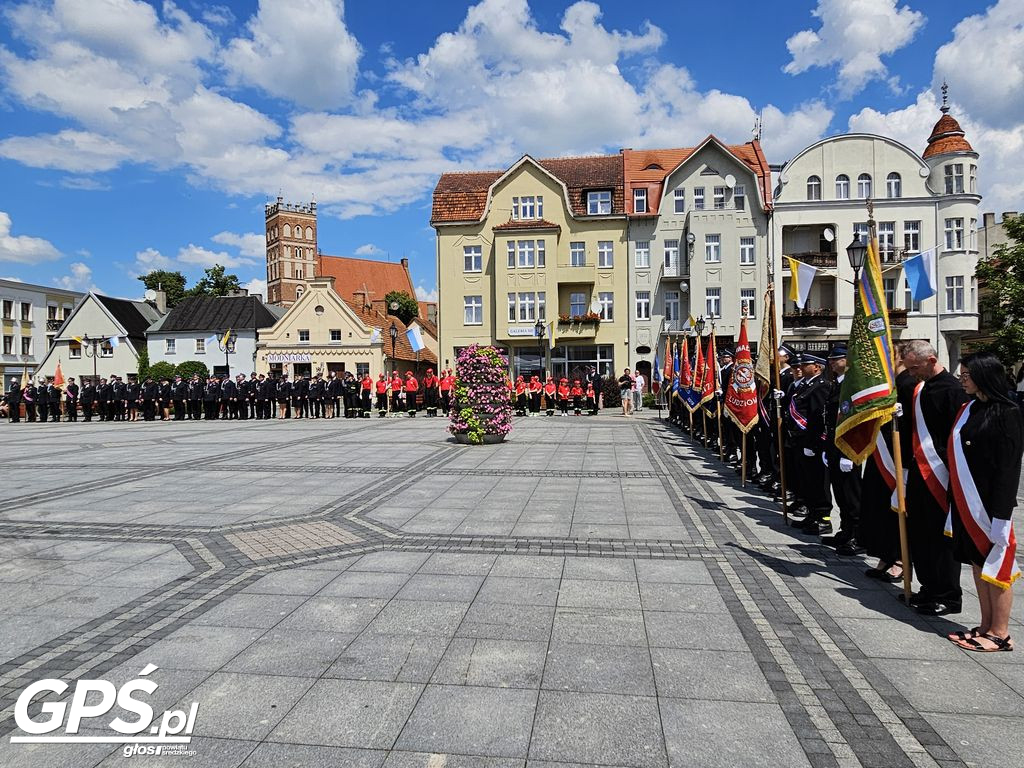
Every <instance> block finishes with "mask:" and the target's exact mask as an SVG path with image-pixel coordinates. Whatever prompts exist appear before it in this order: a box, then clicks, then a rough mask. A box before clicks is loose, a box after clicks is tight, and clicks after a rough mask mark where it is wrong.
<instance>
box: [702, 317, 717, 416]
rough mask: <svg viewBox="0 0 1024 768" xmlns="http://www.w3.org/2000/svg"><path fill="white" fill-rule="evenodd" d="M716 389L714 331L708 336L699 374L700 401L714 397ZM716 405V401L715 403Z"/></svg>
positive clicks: (704, 401)
mask: <svg viewBox="0 0 1024 768" xmlns="http://www.w3.org/2000/svg"><path fill="white" fill-rule="evenodd" d="M717 389H718V358H717V357H715V332H714V331H713V330H712V332H711V334H710V335H709V336H708V351H707V354H706V355H704V373H703V374H701V391H700V402H701V403H706V402H708V401H710V400H714V399H715V391H716V390H717ZM715 406H716V407H717V406H718V403H717V402H716V403H715Z"/></svg>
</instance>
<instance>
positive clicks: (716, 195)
mask: <svg viewBox="0 0 1024 768" xmlns="http://www.w3.org/2000/svg"><path fill="white" fill-rule="evenodd" d="M728 189H729V188H728V187H717V186H716V187H712V188H711V193H712V196H711V202H712V206H711V207H712V208H714V209H715V210H716V211H724V210H725V199H726V197H727V192H728Z"/></svg>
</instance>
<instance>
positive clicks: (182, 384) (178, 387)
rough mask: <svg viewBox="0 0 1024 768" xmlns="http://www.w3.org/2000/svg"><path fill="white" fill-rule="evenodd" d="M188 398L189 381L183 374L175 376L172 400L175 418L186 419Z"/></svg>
mask: <svg viewBox="0 0 1024 768" xmlns="http://www.w3.org/2000/svg"><path fill="white" fill-rule="evenodd" d="M187 399H188V382H187V381H185V380H184V379H183V378H181V376H175V377H174V384H173V385H172V386H171V402H172V403H174V420H175V421H184V420H185V401H186V400H187Z"/></svg>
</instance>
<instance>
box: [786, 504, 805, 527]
mask: <svg viewBox="0 0 1024 768" xmlns="http://www.w3.org/2000/svg"><path fill="white" fill-rule="evenodd" d="M809 514H810V510H809V509H807V507H805V506H804V505H803V504H798V505H797V506H795V507H794V506H790V508H789V516H790V517H791V518H800V519H801V520H803V518H805V517H807V515H809ZM797 525H799V523H797Z"/></svg>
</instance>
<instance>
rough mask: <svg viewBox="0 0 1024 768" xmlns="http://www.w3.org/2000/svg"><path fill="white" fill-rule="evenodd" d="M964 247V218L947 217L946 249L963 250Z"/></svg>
mask: <svg viewBox="0 0 1024 768" xmlns="http://www.w3.org/2000/svg"><path fill="white" fill-rule="evenodd" d="M963 249H964V220H963V219H962V218H952V219H946V250H947V251H962V250H963Z"/></svg>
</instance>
